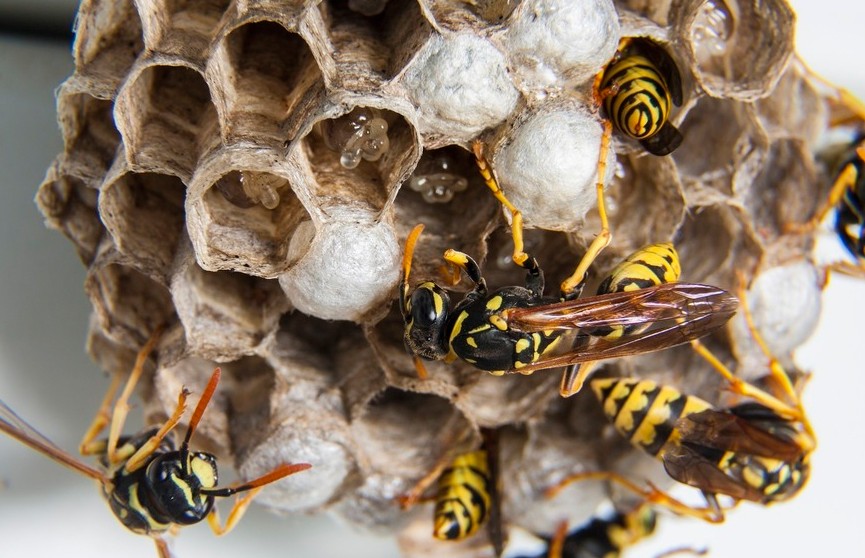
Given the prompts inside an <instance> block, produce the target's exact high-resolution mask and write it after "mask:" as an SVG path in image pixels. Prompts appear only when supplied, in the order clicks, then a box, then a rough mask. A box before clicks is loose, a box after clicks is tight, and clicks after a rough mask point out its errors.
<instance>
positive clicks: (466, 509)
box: [433, 450, 493, 540]
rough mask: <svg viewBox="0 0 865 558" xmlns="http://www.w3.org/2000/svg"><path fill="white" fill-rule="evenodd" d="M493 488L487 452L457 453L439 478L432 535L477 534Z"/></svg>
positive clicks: (457, 536) (444, 537)
mask: <svg viewBox="0 0 865 558" xmlns="http://www.w3.org/2000/svg"><path fill="white" fill-rule="evenodd" d="M492 489H493V487H492V481H491V478H490V468H489V462H488V460H487V452H486V451H484V450H479V451H473V452H469V453H463V454H461V455H458V456H457V457H456V459H454V460H453V462H452V463H451V464H450V466H449V467H448V468H447V469H445V470H444V472H442V474H441V476H440V477H439V481H438V492H437V494H436V505H435V513H434V527H433V536H434V537H435V538H437V539H442V540H456V539H462V538H465V537H468V536H471V535H473V534H475V533H476V532H477V530H478V529H479V528H480V527H481V525H483V524H484V523H485V522H486V520H487V519H488V518H489V515H490V506H491V504H492V496H491V490H492Z"/></svg>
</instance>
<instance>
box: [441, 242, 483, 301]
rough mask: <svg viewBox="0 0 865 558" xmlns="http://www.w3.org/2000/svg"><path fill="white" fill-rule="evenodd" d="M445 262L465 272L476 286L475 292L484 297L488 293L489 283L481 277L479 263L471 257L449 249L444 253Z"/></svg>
mask: <svg viewBox="0 0 865 558" xmlns="http://www.w3.org/2000/svg"><path fill="white" fill-rule="evenodd" d="M443 257H444V260H445V261H446V262H447V263H449V264H451V265H453V266H454V267H456V268H457V269H461V270H463V271H464V272H465V274H466V276H468V278H469V280H470V281H471V282H472V283H474V284H475V288H474V290H475V292H477V293H478V294H480V295H484V294H486V292H487V282H486V279H484V278H483V276H482V275H481V268H480V266H478V263H477V262H476V261H474V260H473V259H472V257H471V256H469V255H468V254H466V253H464V252H458V251H457V250H453V249H451V248H448V249H447V250H445V253H444V256H443Z"/></svg>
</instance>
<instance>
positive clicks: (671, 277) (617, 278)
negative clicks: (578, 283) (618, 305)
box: [598, 242, 682, 294]
mask: <svg viewBox="0 0 865 558" xmlns="http://www.w3.org/2000/svg"><path fill="white" fill-rule="evenodd" d="M681 273H682V268H681V265H680V264H679V254H678V253H676V248H674V247H673V244H672V243H671V242H660V243H658V244H649V245H648V246H643V247H642V248H640V249H639V250H637V251H636V252H634V253H633V254H631V255H630V256H628V257H627V258H625V259H624V260H623V261H622V263H620V264H619V265H617V266H616V267H614V268H613V271H611V272H610V275H609V276H608V277H607V278H606V279H604V280H603V282H601V284H600V286H599V287H598V294H605V293H618V292H623V291H636V290H638V289H645V288H648V287H653V286H655V285H660V284H661V283H672V282H674V281H678V280H679V275H681Z"/></svg>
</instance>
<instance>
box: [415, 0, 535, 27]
mask: <svg viewBox="0 0 865 558" xmlns="http://www.w3.org/2000/svg"><path fill="white" fill-rule="evenodd" d="M419 2H420V5H421V9H422V10H423V11H424V13H425V14H426V16H427V18H428V19H429V20H430V22H431V23H432V24H433V26H434V27H435V28H436V29H438V30H439V31H442V30H447V31H462V30H465V29H466V28H469V29H475V30H477V31H483V30H484V29H486V28H488V27H491V26H499V25H502V24H504V23H505V22H506V21H507V20H508V18H510V16H511V14H512V13H514V10H516V9H517V8H518V7H519V5H520V3H521V2H522V0H481V1H480V2H477V1H475V2H464V1H463V0H419Z"/></svg>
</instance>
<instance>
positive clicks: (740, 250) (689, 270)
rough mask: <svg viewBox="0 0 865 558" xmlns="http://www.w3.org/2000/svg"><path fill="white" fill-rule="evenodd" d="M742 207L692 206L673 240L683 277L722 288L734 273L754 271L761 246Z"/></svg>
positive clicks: (732, 281) (732, 280) (730, 283)
mask: <svg viewBox="0 0 865 558" xmlns="http://www.w3.org/2000/svg"><path fill="white" fill-rule="evenodd" d="M746 223H747V218H746V217H745V216H744V215H743V214H742V211H741V209H738V208H735V207H731V206H727V205H721V204H718V205H711V206H706V207H695V208H691V210H690V211H689V212H688V213H687V215H686V216H685V220H684V221H683V222H682V225H681V226H680V227H679V230H678V231H677V232H676V237H675V239H674V241H675V244H676V250H677V251H678V252H679V258H680V260H681V262H682V280H683V281H688V282H693V283H708V284H710V285H717V286H719V287H722V288H731V287H732V286H733V285H735V284H736V276H735V274H736V272H737V271H739V272H742V273H745V274H746V275H750V274H751V273H753V270H754V269H755V268H756V266H757V262H759V260H760V258H761V257H762V255H763V248H762V246H761V245H760V243H759V242H758V240H757V238H756V237H755V236H754V232H753V229H752V228H751V227H749V226H748V225H747V224H746Z"/></svg>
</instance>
